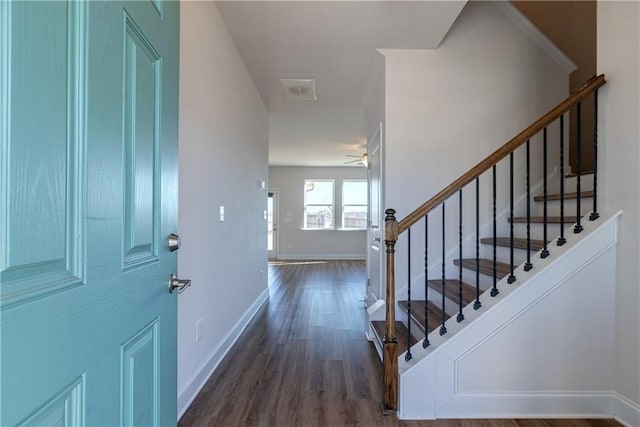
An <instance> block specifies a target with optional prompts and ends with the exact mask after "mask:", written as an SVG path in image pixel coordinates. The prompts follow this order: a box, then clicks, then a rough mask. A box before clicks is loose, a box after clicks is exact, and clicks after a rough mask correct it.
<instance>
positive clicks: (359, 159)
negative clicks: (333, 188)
mask: <svg viewBox="0 0 640 427" xmlns="http://www.w3.org/2000/svg"><path fill="white" fill-rule="evenodd" d="M345 156H346V157H355V159H353V160H349V161H348V162H344V164H345V165H350V164H356V165H358V166H364V167H365V168H366V167H367V165H368V164H369V158H368V157H367V153H364V154H362V155H361V156H355V155H353V154H345Z"/></svg>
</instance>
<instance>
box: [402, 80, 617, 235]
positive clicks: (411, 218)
mask: <svg viewBox="0 0 640 427" xmlns="http://www.w3.org/2000/svg"><path fill="white" fill-rule="evenodd" d="M605 83H606V80H605V79H604V74H600V75H599V76H594V77H593V78H591V79H590V80H589V81H588V82H587V83H585V85H584V86H583V87H581V88H580V89H578V90H576V91H574V92H572V93H571V95H569V97H568V98H567V99H565V100H564V101H562V102H561V103H560V104H558V105H557V106H556V107H554V108H553V109H552V110H550V111H549V112H548V113H547V114H545V115H544V116H542V117H541V118H539V119H538V120H537V121H536V122H535V123H533V124H532V125H531V126H529V127H528V128H526V129H525V130H523V131H522V132H520V133H519V134H518V135H516V136H515V137H513V138H512V139H511V140H510V141H509V142H507V143H506V144H504V145H503V146H502V147H500V148H498V149H497V150H496V151H494V152H493V153H492V154H490V155H489V156H487V157H486V158H485V159H484V160H482V161H481V162H480V163H478V164H477V165H475V166H474V167H472V168H471V169H469V170H468V171H467V173H465V174H464V175H462V176H460V177H459V178H458V179H456V180H455V181H453V182H452V183H451V184H450V185H448V186H447V187H445V188H444V189H443V190H442V191H440V192H439V193H438V194H436V195H435V196H433V197H432V198H430V199H429V200H428V201H427V202H426V203H424V204H423V205H422V206H420V207H418V208H417V209H416V210H414V211H413V212H411V213H410V214H409V215H407V216H406V217H405V218H404V219H402V220H401V221H400V222H399V223H398V230H397V233H398V234H402V233H403V232H405V231H406V230H407V229H408V228H409V227H411V226H412V225H413V224H415V223H416V222H418V221H419V220H420V219H422V218H424V216H425V215H426V214H428V213H429V212H430V211H431V210H432V209H433V208H435V207H437V206H439V205H440V203H442V202H444V201H445V200H446V199H448V198H449V197H450V196H451V195H453V194H454V193H456V192H457V191H458V190H460V189H461V188H462V187H464V186H465V185H467V184H468V183H470V182H471V181H473V180H474V179H476V178H477V177H479V176H480V175H482V174H483V173H485V172H486V171H488V170H489V169H490V168H492V167H493V166H494V165H495V164H497V163H498V162H499V161H500V160H502V159H503V158H505V157H507V156H508V155H509V154H510V153H511V152H513V151H515V150H516V149H517V148H518V147H520V146H521V145H522V144H524V143H525V142H527V140H529V139H531V138H532V137H533V136H535V135H536V134H537V133H538V132H540V131H541V130H542V129H544V128H545V127H546V126H548V125H549V124H551V123H552V122H553V121H555V120H556V119H558V118H559V117H560V116H562V115H563V114H564V113H566V112H567V111H569V109H570V108H571V107H573V106H574V105H575V104H577V103H578V102H580V101H582V100H583V99H585V98H586V97H588V96H589V95H591V94H592V93H593V92H594V91H595V90H596V89H598V88H599V87H601V86H603V85H604V84H605Z"/></svg>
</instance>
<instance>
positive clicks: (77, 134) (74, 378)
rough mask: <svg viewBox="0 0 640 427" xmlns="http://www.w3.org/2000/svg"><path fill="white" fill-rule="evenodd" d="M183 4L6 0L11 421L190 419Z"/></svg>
mask: <svg viewBox="0 0 640 427" xmlns="http://www.w3.org/2000/svg"><path fill="white" fill-rule="evenodd" d="M178 26H179V8H178V4H177V2H163V1H161V0H145V1H136V2H118V1H104V2H99V1H96V2H62V1H46V2H21V1H15V2H8V1H0V303H1V307H0V310H1V311H0V325H1V326H0V334H1V335H0V368H1V372H0V375H1V377H0V378H1V380H0V381H1V388H0V393H1V394H0V405H1V406H0V425H2V426H3V427H4V426H14V425H34V426H49V425H51V426H54V425H55V426H79V425H90V426H117V425H135V426H153V425H172V424H173V425H175V423H176V303H177V301H176V298H177V293H170V292H169V290H168V282H169V276H170V275H171V274H172V273H176V253H175V252H170V251H169V249H168V247H167V236H168V235H169V234H170V233H172V232H177V230H176V227H177V221H176V220H177V201H178V199H177V138H178V42H179V34H178V31H179V29H178Z"/></svg>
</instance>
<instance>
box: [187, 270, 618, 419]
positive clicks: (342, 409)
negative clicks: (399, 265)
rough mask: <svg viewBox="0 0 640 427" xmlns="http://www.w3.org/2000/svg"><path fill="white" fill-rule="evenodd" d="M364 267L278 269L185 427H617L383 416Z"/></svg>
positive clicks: (189, 412) (190, 411) (272, 272)
mask: <svg viewBox="0 0 640 427" xmlns="http://www.w3.org/2000/svg"><path fill="white" fill-rule="evenodd" d="M365 271H366V270H365V263H364V261H330V262H324V261H295V262H291V263H284V262H281V263H274V264H271V265H270V266H269V283H271V289H270V295H271V296H270V299H269V301H268V302H267V303H266V304H265V305H264V306H263V307H262V308H261V309H260V311H259V312H258V313H257V314H256V316H255V317H254V318H253V320H252V321H251V322H250V323H249V325H248V326H247V328H246V330H245V331H244V332H243V333H242V335H241V336H240V338H239V339H238V340H237V342H236V343H235V344H234V346H233V347H232V348H231V350H230V351H229V353H228V354H227V356H226V357H225V358H224V360H223V361H222V362H221V363H220V365H219V366H218V368H217V369H216V370H215V372H214V373H213V375H212V376H211V377H210V378H209V380H208V381H207V383H206V384H205V385H204V387H203V389H202V390H201V392H200V393H199V394H198V396H197V397H196V399H195V400H194V401H193V403H192V404H191V406H190V407H189V409H188V410H187V412H186V413H185V414H184V416H183V417H182V418H181V419H180V422H179V424H178V425H179V426H180V427H191V426H203V427H204V426H206V427H210V426H225V427H226V426H230V427H236V426H238V427H255V426H260V427H261V426H265V427H284V426H304V427H307V426H318V427H339V426H366V427H371V426H390V427H396V426H415V427H429V426H430V427H483V426H484V427H503V426H504V427H534V426H549V427H564V426H573V427H613V426H619V424H617V423H615V422H614V421H611V420H571V421H569V420H436V421H399V420H398V419H397V418H396V417H395V416H384V415H382V414H381V412H380V409H379V406H378V404H379V402H380V400H381V399H382V363H381V362H380V359H379V358H378V354H377V352H376V350H375V348H374V346H373V344H372V343H371V342H369V341H367V340H366V339H365V337H364V329H365V310H364V307H363V305H362V301H361V300H362V298H363V295H364V292H365V283H366V274H365ZM541 422H545V424H540V423H541ZM569 422H570V423H571V424H569Z"/></svg>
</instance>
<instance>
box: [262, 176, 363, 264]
mask: <svg viewBox="0 0 640 427" xmlns="http://www.w3.org/2000/svg"><path fill="white" fill-rule="evenodd" d="M366 178H367V169H366V168H364V167H293V166H274V167H270V168H269V188H270V189H277V190H278V198H279V200H278V211H279V212H278V247H279V249H278V257H279V258H280V259H364V258H365V254H366V231H365V230H340V229H339V228H340V226H341V225H340V221H341V215H342V213H341V212H342V211H341V206H342V194H341V193H342V182H343V180H345V179H366ZM305 179H334V180H335V187H334V193H335V201H334V203H335V206H336V209H335V210H334V212H335V221H334V225H335V226H336V228H337V229H335V230H303V229H302V225H303V219H304V180H305Z"/></svg>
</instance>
